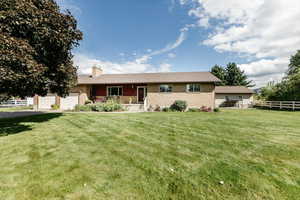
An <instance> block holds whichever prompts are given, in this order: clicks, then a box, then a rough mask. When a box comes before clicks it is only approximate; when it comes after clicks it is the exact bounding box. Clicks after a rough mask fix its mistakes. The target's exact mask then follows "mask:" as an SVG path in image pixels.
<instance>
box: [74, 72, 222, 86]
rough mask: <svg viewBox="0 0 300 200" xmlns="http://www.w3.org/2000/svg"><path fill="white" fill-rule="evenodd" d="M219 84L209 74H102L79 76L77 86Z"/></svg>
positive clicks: (217, 80) (216, 79)
mask: <svg viewBox="0 0 300 200" xmlns="http://www.w3.org/2000/svg"><path fill="white" fill-rule="evenodd" d="M192 82H220V80H219V79H218V78H217V77H215V76H214V75H213V74H211V73H210V72H163V73H132V74H102V75H99V76H97V77H92V76H89V75H79V76H78V84H134V83H192Z"/></svg>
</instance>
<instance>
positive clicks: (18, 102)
mask: <svg viewBox="0 0 300 200" xmlns="http://www.w3.org/2000/svg"><path fill="white" fill-rule="evenodd" d="M29 105H33V98H27V99H25V100H17V99H10V100H8V101H5V102H1V103H0V107H16V106H29Z"/></svg>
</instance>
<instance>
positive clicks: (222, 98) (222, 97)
mask: <svg viewBox="0 0 300 200" xmlns="http://www.w3.org/2000/svg"><path fill="white" fill-rule="evenodd" d="M240 96H241V97H242V100H240V99H241V98H240ZM226 97H228V98H229V100H238V105H237V106H238V107H240V108H248V107H249V106H251V105H252V103H253V95H252V94H216V100H215V103H216V107H220V106H221V105H222V104H223V103H225V102H226Z"/></svg>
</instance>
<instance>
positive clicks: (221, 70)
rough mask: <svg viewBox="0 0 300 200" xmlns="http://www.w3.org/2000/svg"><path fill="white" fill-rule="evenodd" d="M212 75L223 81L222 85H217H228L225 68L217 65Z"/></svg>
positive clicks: (213, 68)
mask: <svg viewBox="0 0 300 200" xmlns="http://www.w3.org/2000/svg"><path fill="white" fill-rule="evenodd" d="M211 73H212V74H213V75H215V76H216V77H218V78H219V79H220V80H221V83H217V85H226V80H225V76H226V70H225V69H224V68H223V67H221V66H219V65H215V66H213V67H212V69H211Z"/></svg>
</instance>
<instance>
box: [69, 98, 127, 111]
mask: <svg viewBox="0 0 300 200" xmlns="http://www.w3.org/2000/svg"><path fill="white" fill-rule="evenodd" d="M122 110H123V107H122V105H121V104H119V103H117V102H115V101H113V100H109V101H107V102H105V103H95V104H85V105H76V106H75V109H74V111H77V112H79V111H94V112H113V111H122Z"/></svg>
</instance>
